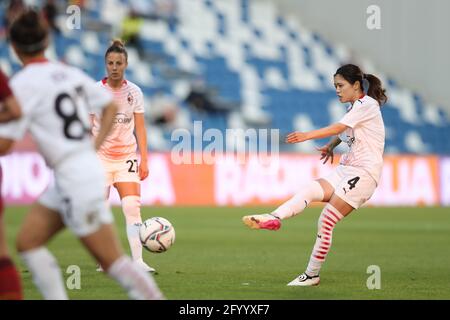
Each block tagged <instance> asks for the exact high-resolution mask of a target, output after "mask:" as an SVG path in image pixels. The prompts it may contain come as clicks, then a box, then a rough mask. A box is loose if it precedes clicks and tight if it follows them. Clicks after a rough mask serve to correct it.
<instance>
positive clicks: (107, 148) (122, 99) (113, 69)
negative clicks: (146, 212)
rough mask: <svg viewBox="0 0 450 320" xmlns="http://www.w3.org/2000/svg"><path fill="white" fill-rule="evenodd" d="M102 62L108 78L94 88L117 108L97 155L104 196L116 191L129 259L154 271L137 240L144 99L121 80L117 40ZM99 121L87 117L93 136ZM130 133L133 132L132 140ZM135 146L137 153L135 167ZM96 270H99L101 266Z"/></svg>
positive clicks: (124, 56) (122, 54)
mask: <svg viewBox="0 0 450 320" xmlns="http://www.w3.org/2000/svg"><path fill="white" fill-rule="evenodd" d="M105 63H106V71H107V74H108V76H107V77H106V78H104V79H103V80H102V81H99V82H98V85H99V86H100V87H102V88H105V89H107V90H108V91H109V92H111V93H112V94H113V96H114V101H115V102H116V104H117V105H118V106H119V108H118V110H117V113H116V116H115V119H114V125H113V128H112V129H111V131H110V133H109V135H108V136H107V137H106V138H105V141H104V142H103V144H102V146H101V147H100V149H99V150H98V152H97V154H98V156H99V158H100V160H101V162H102V164H103V167H104V168H105V171H106V180H107V193H106V194H107V196H109V191H110V187H111V185H113V186H114V187H115V188H116V189H117V191H118V192H119V196H120V199H121V202H122V211H123V213H124V216H125V220H126V232H127V238H128V243H129V245H130V249H131V256H132V258H133V260H134V261H135V262H136V263H137V264H139V265H140V266H141V267H142V269H143V270H145V271H148V272H154V271H155V269H153V268H152V267H150V266H148V265H147V264H146V263H145V262H144V260H143V259H142V244H141V241H140V239H139V227H140V225H141V224H142V219H141V200H140V181H141V180H144V179H145V178H147V177H148V166H147V133H146V129H145V119H144V96H143V94H142V91H141V89H140V88H139V87H138V86H137V85H135V84H134V83H132V82H131V81H128V80H125V77H124V76H125V70H126V68H127V66H128V53H127V51H126V49H125V47H124V45H123V43H122V42H121V41H120V40H115V41H114V42H113V44H112V45H111V46H110V47H109V48H108V49H107V50H106V53H105ZM99 119H100V115H99V114H91V121H92V124H93V126H92V133H93V135H94V137H97V135H98V132H99V124H100V122H99ZM133 131H135V132H136V137H135V135H134V133H133ZM136 138H137V143H136ZM137 146H139V153H140V162H139V164H138V158H137V154H136V147H137ZM97 270H98V271H102V269H101V267H99V268H98V269H97Z"/></svg>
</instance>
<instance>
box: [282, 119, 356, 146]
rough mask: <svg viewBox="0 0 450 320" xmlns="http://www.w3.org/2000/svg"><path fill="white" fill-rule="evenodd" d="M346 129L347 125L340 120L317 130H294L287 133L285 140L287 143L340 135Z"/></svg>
mask: <svg viewBox="0 0 450 320" xmlns="http://www.w3.org/2000/svg"><path fill="white" fill-rule="evenodd" d="M345 129H347V126H346V125H344V124H342V123H339V122H338V123H334V124H332V125H330V126H328V127H324V128H320V129H317V130H312V131H307V132H292V133H290V134H288V135H287V137H286V140H285V141H286V143H299V142H303V141H307V140H313V139H322V138H327V137H331V136H335V135H338V134H340V133H342V132H344V130H345Z"/></svg>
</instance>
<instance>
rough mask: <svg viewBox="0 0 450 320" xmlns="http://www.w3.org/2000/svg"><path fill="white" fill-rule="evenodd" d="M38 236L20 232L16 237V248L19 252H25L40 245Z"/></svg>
mask: <svg viewBox="0 0 450 320" xmlns="http://www.w3.org/2000/svg"><path fill="white" fill-rule="evenodd" d="M39 246H40V244H39V243H38V241H37V239H36V237H34V236H32V235H30V234H29V233H27V232H23V231H21V232H19V234H18V235H17V238H16V249H17V251H18V252H25V251H28V250H31V249H34V248H37V247H39Z"/></svg>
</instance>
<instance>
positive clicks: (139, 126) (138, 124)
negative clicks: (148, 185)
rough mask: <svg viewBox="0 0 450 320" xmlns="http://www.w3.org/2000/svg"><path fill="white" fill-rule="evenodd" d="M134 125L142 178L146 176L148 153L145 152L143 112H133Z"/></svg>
mask: <svg viewBox="0 0 450 320" xmlns="http://www.w3.org/2000/svg"><path fill="white" fill-rule="evenodd" d="M134 125H135V128H136V138H137V144H138V148H139V153H140V155H141V162H140V163H139V178H140V179H141V181H142V180H144V179H145V178H147V177H148V173H149V172H148V163H147V160H148V154H147V130H146V129H145V117H144V114H143V113H135V114H134Z"/></svg>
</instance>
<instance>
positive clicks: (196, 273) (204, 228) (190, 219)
mask: <svg viewBox="0 0 450 320" xmlns="http://www.w3.org/2000/svg"><path fill="white" fill-rule="evenodd" d="M270 209H271V208H160V207H146V208H143V209H142V216H143V218H149V217H151V216H162V217H165V218H167V219H169V220H170V221H171V222H172V223H173V225H174V227H175V230H176V242H175V244H174V246H173V247H172V248H171V249H170V250H169V251H167V252H165V253H161V254H153V253H150V252H146V251H145V252H144V260H145V261H146V262H147V263H149V264H150V265H151V266H153V267H154V268H156V269H157V274H156V275H155V279H156V281H157V282H158V284H159V286H160V288H161V290H162V291H163V292H164V294H165V296H166V297H167V298H168V299H189V300H201V299H219V300H226V299H243V300H247V299H253V300H266V299H267V300H269V299H270V300H279V299H283V300H289V299H364V300H365V299H450V285H449V284H450V254H449V252H450V251H449V249H448V246H449V244H450V212H449V209H448V208H363V209H360V210H358V211H356V212H354V213H352V214H351V215H350V216H349V217H347V218H346V219H344V220H343V221H341V222H339V224H338V225H337V226H336V228H335V230H334V237H333V245H332V248H331V251H330V253H329V254H328V258H327V261H326V262H325V264H324V267H323V268H322V271H321V284H320V286H318V287H309V288H301V287H287V286H286V284H287V283H288V282H289V281H291V280H292V279H293V278H294V277H296V276H297V275H298V274H300V273H301V272H303V271H304V269H305V267H306V265H307V263H308V259H309V255H310V253H311V250H312V247H313V245H314V242H315V236H316V228H317V218H318V216H319V214H320V210H321V209H320V208H311V209H307V210H306V211H305V212H304V213H303V214H301V215H300V216H297V217H294V218H291V219H289V220H285V221H283V226H282V228H281V229H280V230H279V231H276V232H273V231H267V230H250V229H247V228H246V227H245V226H244V225H243V223H242V222H241V217H242V216H244V215H247V214H253V213H264V212H268V211H269V210H270ZM27 210H28V208H27V207H9V208H7V209H6V213H5V215H6V216H5V221H6V225H7V230H6V231H7V237H8V242H9V247H10V250H11V252H12V254H13V258H14V260H15V261H16V262H17V263H18V266H19V271H20V272H21V275H22V279H23V287H24V294H25V298H26V299H41V298H42V297H41V295H40V294H39V292H38V291H37V290H36V288H35V286H34V284H33V283H32V280H31V275H30V273H29V272H28V271H27V270H26V269H25V267H24V265H23V264H22V263H21V262H20V261H19V259H18V257H17V255H16V254H15V250H14V238H15V234H16V232H17V230H18V228H19V225H20V223H21V221H22V219H23V217H24V215H25V214H26V212H27ZM114 214H115V218H116V224H117V228H118V231H119V234H120V237H121V241H122V244H123V246H124V247H125V248H126V250H127V252H129V249H128V242H127V240H126V235H125V227H124V218H123V216H122V214H121V211H120V209H119V208H114ZM49 248H50V250H51V251H52V252H53V253H54V254H55V256H56V257H57V259H58V261H59V263H60V266H61V269H62V271H63V275H64V278H65V280H66V281H67V280H69V282H70V276H71V274H70V273H67V269H68V267H69V266H71V265H77V266H79V267H80V270H81V289H73V290H68V293H69V297H70V298H71V299H102V300H104V299H127V296H126V294H125V293H124V292H123V290H122V289H121V288H120V287H119V286H118V285H117V284H116V283H115V282H114V281H112V280H111V279H109V278H108V277H107V276H105V275H104V274H102V273H98V272H96V271H95V266H96V264H95V262H94V261H93V259H92V258H91V257H90V256H89V255H88V254H87V252H86V251H85V250H84V248H82V246H81V244H80V243H79V242H78V240H76V238H75V237H74V236H73V235H72V234H71V233H70V232H68V231H64V232H62V233H61V234H59V235H57V236H56V237H55V238H54V239H53V240H52V241H51V242H50V245H49ZM372 265H376V266H378V267H379V268H380V270H381V288H380V289H373V290H369V289H368V288H367V284H366V283H367V280H368V278H369V277H370V276H371V275H372V274H371V273H367V270H368V267H369V266H372Z"/></svg>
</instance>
